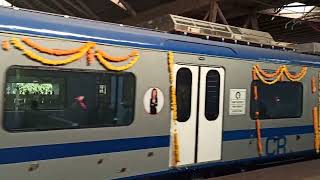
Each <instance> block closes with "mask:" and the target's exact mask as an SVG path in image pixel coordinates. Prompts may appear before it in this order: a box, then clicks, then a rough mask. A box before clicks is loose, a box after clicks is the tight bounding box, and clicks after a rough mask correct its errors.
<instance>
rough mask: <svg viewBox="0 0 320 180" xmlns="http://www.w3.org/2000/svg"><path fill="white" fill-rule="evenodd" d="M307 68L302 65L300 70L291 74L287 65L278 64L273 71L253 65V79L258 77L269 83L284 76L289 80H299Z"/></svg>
mask: <svg viewBox="0 0 320 180" xmlns="http://www.w3.org/2000/svg"><path fill="white" fill-rule="evenodd" d="M307 71H308V68H307V67H302V69H301V71H300V72H298V73H296V74H291V73H290V71H289V70H288V68H287V66H285V65H282V66H280V67H279V68H278V69H277V70H276V71H275V72H273V73H267V72H266V71H264V70H263V69H262V68H261V67H260V66H259V65H254V66H253V77H254V78H253V79H254V80H257V79H260V80H261V81H262V82H263V83H265V84H268V85H271V84H275V83H276V82H279V81H281V80H282V78H283V77H286V78H287V79H288V80H290V81H301V80H302V79H303V78H304V77H305V75H306V74H307Z"/></svg>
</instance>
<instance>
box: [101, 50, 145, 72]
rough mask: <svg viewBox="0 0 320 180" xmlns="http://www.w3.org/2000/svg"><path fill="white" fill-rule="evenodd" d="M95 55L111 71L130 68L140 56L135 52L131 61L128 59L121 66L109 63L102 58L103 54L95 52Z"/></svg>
mask: <svg viewBox="0 0 320 180" xmlns="http://www.w3.org/2000/svg"><path fill="white" fill-rule="evenodd" d="M96 57H97V59H98V61H99V62H100V63H101V64H102V65H103V66H104V67H105V68H106V69H109V70H111V71H123V70H127V69H129V68H131V67H132V66H133V65H134V64H135V63H136V62H137V61H138V60H139V58H140V56H139V55H138V54H137V55H136V56H135V57H134V58H133V60H132V61H130V62H129V63H128V64H126V65H123V66H114V65H112V64H111V63H109V62H108V61H107V60H106V59H104V58H103V56H102V55H101V54H100V53H96Z"/></svg>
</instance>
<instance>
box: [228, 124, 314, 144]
mask: <svg viewBox="0 0 320 180" xmlns="http://www.w3.org/2000/svg"><path fill="white" fill-rule="evenodd" d="M313 131H314V130H313V126H310V125H309V126H293V127H281V128H264V129H262V130H261V137H272V136H289V135H298V134H308V133H313ZM251 138H256V130H255V129H245V130H233V131H224V132H223V141H234V140H241V139H251Z"/></svg>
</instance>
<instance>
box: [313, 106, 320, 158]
mask: <svg viewBox="0 0 320 180" xmlns="http://www.w3.org/2000/svg"><path fill="white" fill-rule="evenodd" d="M312 115H313V128H314V147H315V150H316V152H317V154H319V152H320V150H319V148H320V144H319V142H320V137H319V122H318V116H319V114H318V107H316V106H315V107H313V109H312Z"/></svg>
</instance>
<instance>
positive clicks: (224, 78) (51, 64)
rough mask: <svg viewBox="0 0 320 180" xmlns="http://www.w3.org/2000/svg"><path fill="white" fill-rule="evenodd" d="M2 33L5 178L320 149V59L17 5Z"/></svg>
mask: <svg viewBox="0 0 320 180" xmlns="http://www.w3.org/2000/svg"><path fill="white" fill-rule="evenodd" d="M0 31H1V32H0V41H1V42H2V50H0V51H1V61H0V63H1V66H0V77H1V78H0V84H2V88H0V94H1V95H2V97H1V103H0V109H2V113H0V114H1V115H0V121H1V125H2V126H1V128H0V137H1V138H0V179H1V180H27V179H30V180H31V179H32V180H43V179H47V180H50V179H52V180H57V179H59V180H75V179H77V180H88V179H94V180H103V179H119V178H124V179H126V178H128V179H130V178H133V179H134V178H144V177H157V176H161V175H164V174H174V173H180V172H188V171H193V172H194V171H197V170H201V169H203V168H209V169H210V170H212V171H215V168H217V167H223V166H225V165H231V166H232V165H233V164H251V163H252V164H255V163H264V162H270V161H274V160H276V161H279V160H286V159H287V158H291V157H305V156H309V155H315V154H316V153H315V152H316V151H315V149H318V148H319V147H318V141H317V140H318V138H319V133H318V130H319V129H318V127H317V120H318V119H317V118H318V117H317V107H318V88H317V86H318V80H319V79H318V74H319V67H320V58H319V56H314V55H306V54H301V53H296V52H292V51H284V50H275V49H265V48H261V47H252V46H245V45H239V44H231V43H225V42H217V41H210V40H206V39H201V38H196V37H187V36H183V35H175V34H169V33H162V32H156V31H150V30H144V29H140V28H133V27H125V26H122V25H117V24H110V23H103V22H96V21H90V20H83V19H77V18H66V17H63V16H58V15H52V14H51V15H50V14H45V13H40V12H33V11H27V10H17V9H11V8H1V9H0ZM169 52H170V53H169ZM168 53H169V60H171V63H174V64H170V61H169V63H168ZM128 54H130V55H128ZM138 54H139V55H138ZM171 55H173V56H171ZM86 56H88V57H87V59H88V61H87V60H86ZM170 58H171V59H170ZM125 60H127V61H126V62H129V61H130V62H129V63H126V62H125ZM117 61H123V62H117ZM71 62H72V63H71ZM168 67H169V70H168ZM170 67H171V68H170ZM106 68H107V69H106ZM172 68H173V69H172ZM108 69H109V70H108ZM110 69H111V70H110ZM170 75H172V79H171V80H173V81H172V82H173V83H171V82H170V78H169V77H170ZM256 76H257V77H256ZM280 76H281V77H280ZM263 77H264V78H263ZM273 77H275V79H273ZM171 86H172V87H173V88H174V89H175V91H172V90H174V89H173V88H171ZM257 112H258V113H257ZM175 114H177V118H176V119H175V118H174V117H175ZM257 147H258V148H257Z"/></svg>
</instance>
